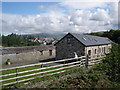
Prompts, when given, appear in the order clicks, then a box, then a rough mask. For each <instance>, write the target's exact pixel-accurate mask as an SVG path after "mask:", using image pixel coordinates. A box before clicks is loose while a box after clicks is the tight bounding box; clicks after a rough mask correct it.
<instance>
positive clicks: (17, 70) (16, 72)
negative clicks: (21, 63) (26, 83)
mask: <svg viewBox="0 0 120 90" xmlns="http://www.w3.org/2000/svg"><path fill="white" fill-rule="evenodd" d="M17 76H18V68H16V77H17ZM16 82H17V84H18V79H17V78H16Z"/></svg>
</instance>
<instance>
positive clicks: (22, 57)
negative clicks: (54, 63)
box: [0, 49, 55, 65]
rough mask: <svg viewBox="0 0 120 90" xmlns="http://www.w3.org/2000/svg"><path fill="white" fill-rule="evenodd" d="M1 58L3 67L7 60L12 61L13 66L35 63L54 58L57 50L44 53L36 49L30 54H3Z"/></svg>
mask: <svg viewBox="0 0 120 90" xmlns="http://www.w3.org/2000/svg"><path fill="white" fill-rule="evenodd" d="M0 57H2V65H3V64H5V62H6V61H7V59H10V60H11V62H12V63H13V64H14V63H24V62H33V61H36V60H41V59H48V58H54V57H55V49H50V50H42V51H38V50H35V49H34V50H31V51H28V52H21V53H12V54H3V55H0Z"/></svg>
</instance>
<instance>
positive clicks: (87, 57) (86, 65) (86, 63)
mask: <svg viewBox="0 0 120 90" xmlns="http://www.w3.org/2000/svg"><path fill="white" fill-rule="evenodd" d="M88 60H89V55H87V56H86V61H85V67H86V68H88Z"/></svg>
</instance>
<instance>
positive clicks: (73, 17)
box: [0, 0, 118, 35]
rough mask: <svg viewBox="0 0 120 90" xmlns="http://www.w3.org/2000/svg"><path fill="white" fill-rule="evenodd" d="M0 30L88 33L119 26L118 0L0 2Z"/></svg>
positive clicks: (21, 32) (9, 31)
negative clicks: (0, 3)
mask: <svg viewBox="0 0 120 90" xmlns="http://www.w3.org/2000/svg"><path fill="white" fill-rule="evenodd" d="M0 20H2V33H3V34H5V35H7V34H11V33H17V34H30V33H53V34H54V33H67V32H74V33H88V32H97V31H106V30H110V29H118V0H89V2H88V0H87V1H86V0H84V1H83V0H74V1H72V0H71V1H70V0H59V2H2V18H0Z"/></svg>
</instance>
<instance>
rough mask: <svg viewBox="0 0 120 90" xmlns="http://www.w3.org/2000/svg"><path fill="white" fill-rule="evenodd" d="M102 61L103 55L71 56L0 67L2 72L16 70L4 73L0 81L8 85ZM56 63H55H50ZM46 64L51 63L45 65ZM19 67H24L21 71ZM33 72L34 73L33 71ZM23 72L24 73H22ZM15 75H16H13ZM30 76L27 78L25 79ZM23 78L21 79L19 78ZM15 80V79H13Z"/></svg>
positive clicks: (3, 84)
mask: <svg viewBox="0 0 120 90" xmlns="http://www.w3.org/2000/svg"><path fill="white" fill-rule="evenodd" d="M99 61H101V57H100V58H97V60H91V59H89V58H88V57H87V56H81V57H78V58H70V59H63V60H56V61H49V62H43V63H37V64H30V65H24V66H19V67H12V68H6V69H0V71H1V72H5V71H6V72H9V71H10V70H15V72H13V73H8V74H2V75H1V76H0V78H2V79H1V80H0V82H1V83H2V84H1V86H7V85H12V84H16V83H20V82H24V81H29V80H32V79H36V78H39V77H44V76H50V75H54V74H58V73H63V72H65V70H66V69H69V68H72V67H75V66H86V67H87V66H89V65H93V64H94V63H97V62H99ZM52 63H54V65H50V64H52ZM45 65H50V66H46V67H43V66H45ZM34 66H39V68H35V69H34V68H33V69H30V70H24V68H29V67H34ZM19 69H23V70H22V71H20V72H19ZM32 72H33V73H32ZM21 74H23V75H21ZM12 76H14V77H12ZM26 77H28V78H27V79H24V78H26ZM21 78H23V79H21ZM18 79H21V80H18ZM11 80H13V81H11ZM8 81H9V82H8Z"/></svg>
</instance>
